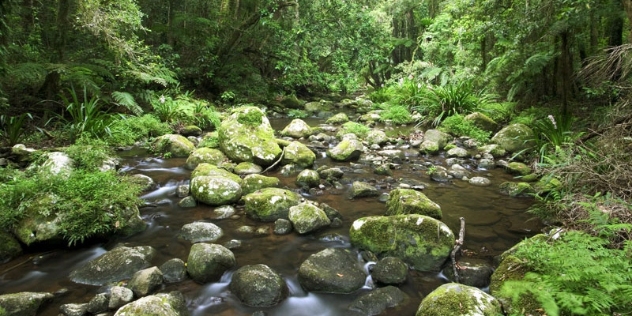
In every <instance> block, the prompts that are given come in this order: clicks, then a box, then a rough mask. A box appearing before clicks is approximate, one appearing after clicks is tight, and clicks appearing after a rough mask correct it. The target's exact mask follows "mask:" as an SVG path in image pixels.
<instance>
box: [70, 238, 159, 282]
mask: <svg viewBox="0 0 632 316" xmlns="http://www.w3.org/2000/svg"><path fill="white" fill-rule="evenodd" d="M155 253H156V250H155V249H154V248H152V247H149V246H144V247H132V248H130V247H118V248H114V249H112V250H110V251H108V252H106V253H105V254H103V255H102V256H100V257H98V258H96V259H94V260H92V261H90V262H88V263H87V264H85V265H84V266H82V267H80V268H78V269H77V270H74V271H72V272H71V273H70V280H71V281H73V282H76V283H81V284H89V285H105V284H108V283H112V282H118V281H121V280H125V279H129V278H130V277H132V275H134V273H136V271H138V270H142V269H145V268H147V267H149V266H150V261H151V259H152V258H153V257H154V255H155Z"/></svg>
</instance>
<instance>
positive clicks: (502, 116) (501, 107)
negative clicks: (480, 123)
mask: <svg viewBox="0 0 632 316" xmlns="http://www.w3.org/2000/svg"><path fill="white" fill-rule="evenodd" d="M515 107H516V103H515V102H483V103H481V104H479V105H478V111H480V112H482V113H484V114H485V115H487V116H488V117H489V118H490V119H492V120H494V122H496V123H503V122H509V121H511V119H512V118H513V116H514V115H515V114H514V109H515Z"/></svg>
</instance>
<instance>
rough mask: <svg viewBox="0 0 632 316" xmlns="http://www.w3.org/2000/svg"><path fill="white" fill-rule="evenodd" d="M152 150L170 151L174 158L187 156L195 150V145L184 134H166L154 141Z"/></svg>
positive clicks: (165, 152) (158, 151)
mask: <svg viewBox="0 0 632 316" xmlns="http://www.w3.org/2000/svg"><path fill="white" fill-rule="evenodd" d="M151 150H152V151H154V152H157V153H163V154H167V153H168V154H170V155H171V157H174V158H176V157H178V158H186V157H188V156H189V155H190V154H191V152H193V150H195V145H194V144H193V143H192V142H191V141H190V140H188V139H187V138H186V137H184V136H182V135H176V134H166V135H162V136H160V137H157V138H156V139H155V140H154V141H153V143H152V144H151Z"/></svg>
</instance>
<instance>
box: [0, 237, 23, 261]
mask: <svg viewBox="0 0 632 316" xmlns="http://www.w3.org/2000/svg"><path fill="white" fill-rule="evenodd" d="M20 254H22V246H21V245H20V243H19V242H18V241H17V239H15V237H14V236H13V235H12V234H11V233H9V232H6V231H0V263H3V262H6V261H9V260H11V259H13V258H15V257H17V256H19V255H20Z"/></svg>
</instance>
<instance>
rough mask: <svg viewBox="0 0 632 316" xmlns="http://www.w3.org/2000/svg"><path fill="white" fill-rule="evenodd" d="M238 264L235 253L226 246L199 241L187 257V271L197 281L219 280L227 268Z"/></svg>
mask: <svg viewBox="0 0 632 316" xmlns="http://www.w3.org/2000/svg"><path fill="white" fill-rule="evenodd" d="M235 264H236V261H235V255H234V254H233V253H232V251H230V250H228V249H227V248H226V247H224V246H221V245H216V244H206V243H198V244H194V245H193V246H192V247H191V251H190V252H189V258H188V259H187V272H188V273H189V276H191V278H192V279H193V280H194V281H195V282H197V283H207V282H213V281H217V280H219V278H220V277H221V276H222V274H224V272H226V270H228V269H230V268H232V267H234V266H235Z"/></svg>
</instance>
